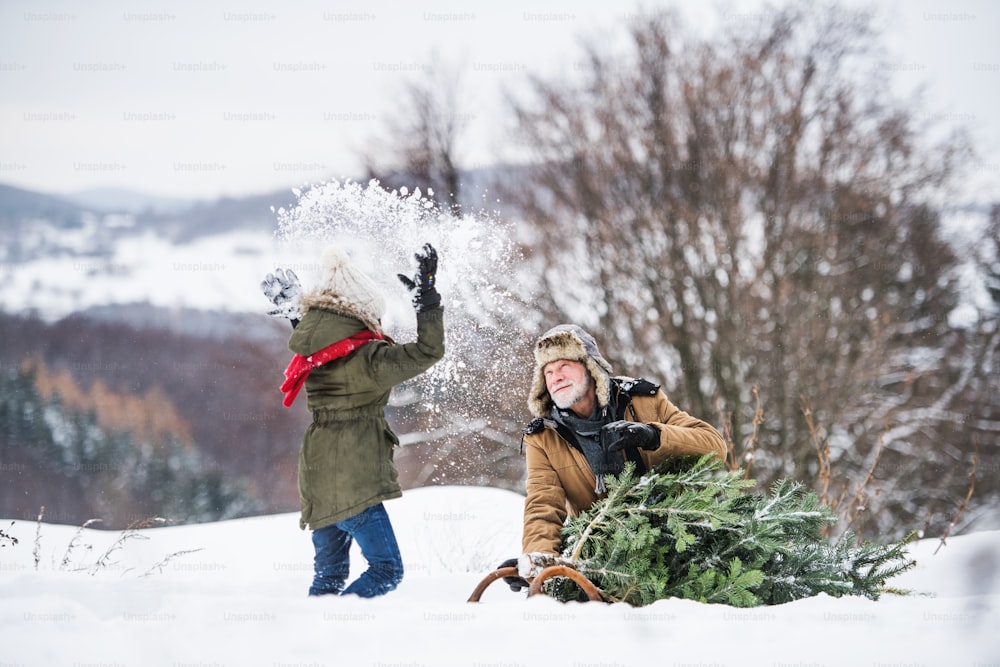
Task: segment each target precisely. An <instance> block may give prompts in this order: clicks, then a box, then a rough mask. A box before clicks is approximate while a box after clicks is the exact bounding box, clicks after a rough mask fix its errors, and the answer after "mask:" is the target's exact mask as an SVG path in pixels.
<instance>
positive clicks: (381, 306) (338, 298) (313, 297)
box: [299, 247, 385, 333]
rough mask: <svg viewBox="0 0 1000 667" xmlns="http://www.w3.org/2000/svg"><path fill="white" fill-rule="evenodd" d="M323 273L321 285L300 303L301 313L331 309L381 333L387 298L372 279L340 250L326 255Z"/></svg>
mask: <svg viewBox="0 0 1000 667" xmlns="http://www.w3.org/2000/svg"><path fill="white" fill-rule="evenodd" d="M322 265H323V269H322V271H323V274H322V278H321V279H320V283H319V285H317V286H316V287H314V288H313V289H311V290H309V291H308V292H305V293H304V294H303V295H302V298H301V299H300V300H299V306H300V308H301V311H302V314H303V315H305V314H306V313H307V312H308V311H309V309H310V308H321V309H324V310H332V311H333V312H335V313H340V314H341V315H346V316H348V317H354V318H356V319H359V320H361V322H362V323H364V325H365V326H366V327H368V328H369V329H370V330H372V331H374V332H375V333H382V316H383V315H384V314H385V296H384V295H383V294H382V291H381V290H380V289H379V287H378V285H376V284H375V281H373V280H372V279H371V278H369V277H368V276H366V275H365V274H364V273H362V272H361V271H360V270H358V268H357V267H356V266H354V265H353V264H352V263H351V261H350V259H348V257H347V255H346V254H344V252H343V251H342V250H340V249H339V248H336V247H333V248H329V249H328V250H327V251H326V252H324V253H323V260H322Z"/></svg>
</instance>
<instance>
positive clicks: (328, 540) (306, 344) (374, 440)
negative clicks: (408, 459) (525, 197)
mask: <svg viewBox="0 0 1000 667" xmlns="http://www.w3.org/2000/svg"><path fill="white" fill-rule="evenodd" d="M416 259H417V262H418V264H419V269H418V271H417V274H416V275H415V276H414V278H413V279H412V280H411V279H410V278H408V277H406V276H403V275H399V279H400V280H401V281H402V282H403V284H404V286H406V288H407V289H409V290H410V292H411V294H412V297H413V305H414V308H415V309H416V311H417V340H416V342H413V343H406V344H402V345H400V344H396V343H395V342H394V341H392V340H391V339H389V338H388V337H386V336H385V335H384V334H383V333H382V326H381V320H382V315H383V313H384V311H385V300H384V298H383V296H382V294H381V293H380V291H379V289H378V287H377V286H376V285H375V283H374V282H373V281H372V280H371V279H370V278H368V277H367V276H366V275H364V274H363V273H361V272H360V271H359V270H358V269H357V268H355V267H354V266H352V265H351V263H350V262H349V261H348V259H347V257H346V256H345V255H344V253H342V252H340V251H339V250H337V249H335V248H334V249H331V250H329V251H327V252H326V253H325V254H324V257H323V279H322V281H321V283H320V284H319V285H318V286H316V287H315V288H314V289H312V290H310V291H308V292H306V293H304V294H302V293H301V287H300V286H299V281H298V278H297V277H296V275H295V273H293V272H292V271H291V270H288V271H283V270H281V269H278V270H277V271H276V272H275V273H273V274H268V276H267V277H266V278H265V279H264V281H263V283H261V288H262V289H263V291H264V294H265V296H267V297H268V299H269V300H270V301H271V302H272V303H273V304H274V305H275V308H274V310H272V311H271V313H270V314H271V315H274V316H278V317H286V318H288V319H290V320H291V321H292V326H293V327H294V330H293V332H292V336H291V338H290V339H289V341H288V347H289V349H290V350H291V351H292V352H294V353H295V356H294V357H293V359H292V362H291V363H290V364H289V366H288V369H287V370H286V371H285V382H284V384H283V385H282V386H281V389H282V391H283V392H284V393H285V399H284V404H285V405H286V406H290V405H291V404H292V402H293V401H294V400H295V397H296V395H297V394H298V392H299V390H300V389H301V388H302V387H303V386H304V387H305V390H306V400H307V404H308V407H309V410H310V412H311V413H312V423H311V424H310V425H309V427H308V429H307V430H306V433H305V436H304V437H303V440H302V448H301V450H300V452H299V497H300V502H301V510H302V515H301V518H300V520H299V525H300V527H301V528H303V529H305V528H306V527H308V528H310V529H311V530H312V531H313V533H312V540H313V545H314V546H315V548H316V556H315V561H314V563H315V575H314V578H313V582H312V586H311V587H310V588H309V594H310V595H326V594H342V595H348V594H353V595H359V596H361V597H374V596H376V595H383V594H385V593H388V592H389V591H391V590H393V589H394V588H396V586H397V585H398V584H399V582H400V581H401V580H402V578H403V562H402V558H401V557H400V554H399V547H398V545H397V544H396V536H395V533H394V532H393V529H392V524H391V523H390V522H389V517H388V515H387V514H386V511H385V508H384V507H383V506H382V501H384V500H387V499H389V498H398V497H400V496H401V495H402V490H401V489H400V486H399V482H398V480H397V474H396V468H395V466H394V465H393V462H392V455H393V448H394V447H395V446H397V445H398V444H399V439H398V438H397V437H396V434H395V433H393V432H392V429H390V428H389V424H388V423H387V422H386V419H385V406H386V404H387V403H388V401H389V392H390V391H391V390H392V387H393V386H394V385H396V384H399V383H400V382H403V381H404V380H408V379H410V378H413V377H415V376H417V375H419V374H420V373H422V372H424V371H425V370H427V369H428V368H430V367H431V366H433V365H434V363H436V362H437V361H438V360H439V359H441V357H443V356H444V322H443V317H442V316H443V312H444V309H443V308H442V307H441V297H440V296H439V294H438V292H437V290H436V289H435V287H434V275H435V273H436V271H437V253H436V252H435V250H434V248H433V247H431V245H430V244H425V245H424V247H423V250H422V252H420V253H418V254H417V255H416ZM354 540H356V541H357V543H358V546H359V547H360V548H361V553H362V555H363V556H364V557H365V560H366V561H367V562H368V569H367V571H365V572H364V573H363V574H362V575H361V576H360V577H359V578H358V579H356V580H355V581H354V582H353V583H351V585H349V586H347V587H346V588H345V587H344V585H345V583H346V580H347V577H348V574H349V570H350V556H349V550H350V547H351V543H352V541H354Z"/></svg>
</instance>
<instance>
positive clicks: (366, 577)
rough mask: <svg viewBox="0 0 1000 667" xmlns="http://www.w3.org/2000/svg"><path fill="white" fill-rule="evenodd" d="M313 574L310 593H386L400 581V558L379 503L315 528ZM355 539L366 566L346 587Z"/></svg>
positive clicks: (370, 594) (390, 529) (401, 561)
mask: <svg viewBox="0 0 1000 667" xmlns="http://www.w3.org/2000/svg"><path fill="white" fill-rule="evenodd" d="M312 540H313V546H315V547H316V558H315V560H314V564H315V570H316V572H315V575H314V577H313V583H312V586H310V587H309V595H331V594H332V595H337V594H340V595H357V596H360V597H363V598H372V597H375V596H376V595H385V594H386V593H388V592H389V591H391V590H393V589H394V588H396V586H397V585H398V584H399V582H400V581H402V580H403V559H402V557H401V556H400V555H399V546H398V545H397V544H396V534H395V533H394V532H393V530H392V524H391V523H389V515H388V514H386V511H385V507H383V506H382V503H379V504H378V505H373V506H372V507H369V508H368V509H366V510H364V511H363V512H361V513H359V514H355V515H354V516H352V517H349V518H347V519H344V520H343V521H339V522H337V523H335V524H332V525H329V526H325V527H323V528H320V529H319V530H314V531H313V534H312ZM352 540H357V541H358V546H359V547H361V555H363V556H364V557H365V560H366V561H368V569H367V570H366V571H365V572H364V573H363V574H362V575H361V576H360V577H358V578H357V579H356V580H355V581H354V582H353V583H352V584H351V585H350V586H348V587H347V589H346V590H345V589H344V583H345V582H346V581H347V575H348V574H349V573H350V569H351V560H350V549H351V541H352Z"/></svg>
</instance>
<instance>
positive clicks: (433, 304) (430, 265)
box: [396, 243, 441, 313]
mask: <svg viewBox="0 0 1000 667" xmlns="http://www.w3.org/2000/svg"><path fill="white" fill-rule="evenodd" d="M414 257H416V259H417V273H416V275H414V276H413V279H412V280H411V279H409V278H407V277H406V276H404V275H403V274H402V273H398V274H396V275H397V276H399V282H401V283H403V286H404V287H406V289H408V290H409V291H410V293H411V295H412V301H413V307H414V308H415V309H416V311H417V312H418V313H422V312H424V311H425V310H430V309H431V308H437V307H438V306H439V305H441V295H440V294H438V291H437V289H436V288H435V287H434V278H435V274H437V265H438V257H437V251H436V250H434V247H433V246H432V245H431V244H430V243H425V244H424V248H423V252H418V253H417V254H415V255H414Z"/></svg>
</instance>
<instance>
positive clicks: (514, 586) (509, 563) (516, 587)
mask: <svg viewBox="0 0 1000 667" xmlns="http://www.w3.org/2000/svg"><path fill="white" fill-rule="evenodd" d="M505 567H514V568H516V567H517V559H516V558H508V559H507V560H505V561H504V562H502V563H500V565H499V566H498V567H497V569H498V570H502V569H503V568H505ZM503 583H505V584H507V585H508V586H510V590H512V591H514V592H515V593H520V592H521V589H522V588H528V587H529V586H531V584H529V583H528V582H527V580H525V579H522V578H521V577H518V576H514V575H511V576H507V577H504V578H503Z"/></svg>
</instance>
